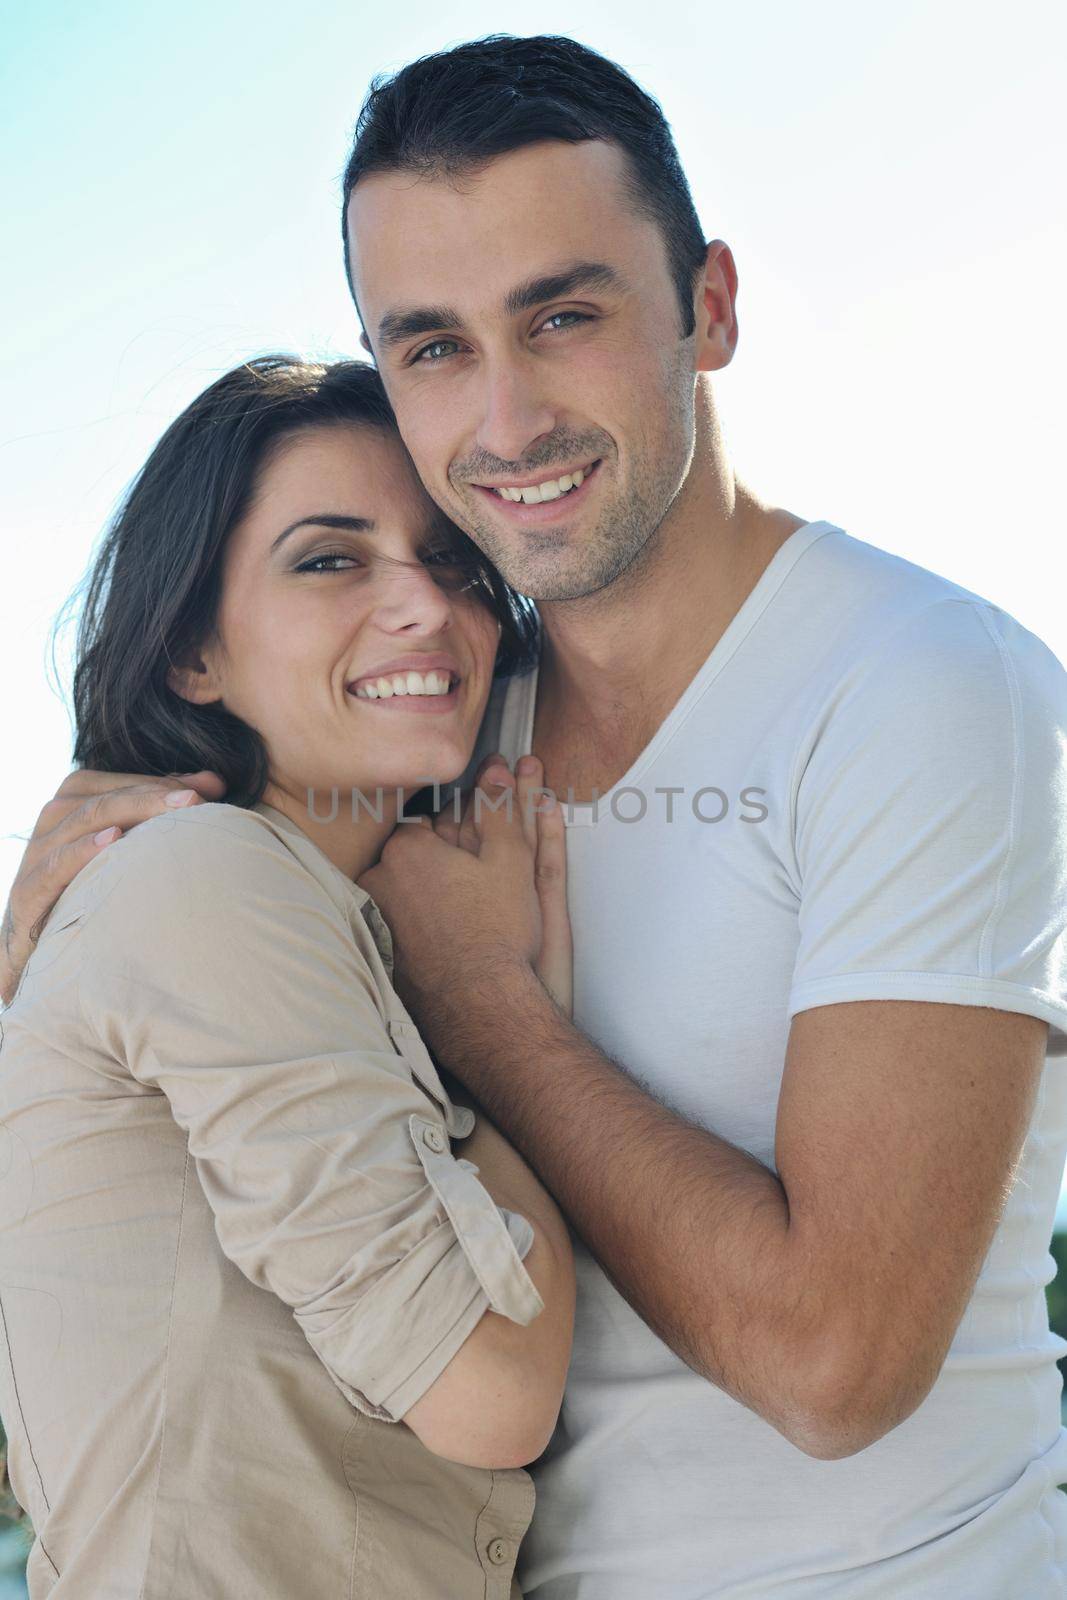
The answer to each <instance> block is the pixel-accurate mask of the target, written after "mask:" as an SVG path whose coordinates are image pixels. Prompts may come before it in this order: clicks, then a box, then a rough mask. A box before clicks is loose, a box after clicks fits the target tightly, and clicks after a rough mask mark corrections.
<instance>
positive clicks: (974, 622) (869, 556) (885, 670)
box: [812, 529, 1067, 699]
mask: <svg viewBox="0 0 1067 1600" xmlns="http://www.w3.org/2000/svg"><path fill="white" fill-rule="evenodd" d="M835 532H836V533H837V537H836V538H834V539H832V540H829V539H828V540H823V541H822V543H821V545H820V547H819V550H820V553H819V567H818V572H817V574H816V573H815V572H814V570H813V573H812V577H813V579H814V580H815V581H816V582H817V593H818V596H819V603H818V610H819V612H820V614H821V615H822V617H823V619H824V620H825V621H826V622H827V624H828V626H827V628H826V632H825V638H826V639H827V640H831V641H833V644H834V646H835V648H834V650H833V651H832V653H831V660H830V662H829V663H828V665H830V666H831V668H832V670H831V674H830V675H831V677H832V678H836V679H837V680H838V682H839V683H840V682H844V681H846V680H847V681H852V682H857V681H859V680H862V679H866V680H868V681H869V682H870V683H871V685H872V687H873V685H874V682H875V680H876V679H877V681H878V683H879V684H880V685H881V687H883V688H885V687H887V686H888V685H889V684H890V683H892V682H894V681H897V682H900V683H901V684H903V683H905V682H907V681H911V682H919V681H922V680H923V679H924V678H926V679H927V680H928V681H929V680H932V679H935V678H936V681H937V684H938V685H939V687H940V689H941V690H942V692H946V691H949V690H950V688H951V686H952V683H953V682H954V681H955V682H956V684H957V687H958V689H959V690H960V691H961V692H966V691H967V689H968V687H970V689H971V690H972V692H973V691H974V690H975V689H977V687H978V681H977V680H976V679H974V678H972V677H971V676H970V675H971V674H972V673H974V672H977V678H978V679H979V680H980V679H981V678H982V677H984V676H985V675H986V674H987V673H988V672H990V671H993V670H994V669H996V670H997V671H998V672H999V673H1003V672H1007V673H1008V674H1009V675H1013V676H1014V677H1015V678H1016V680H1017V681H1018V682H1019V683H1021V684H1023V685H1026V684H1029V683H1032V684H1033V685H1034V687H1035V689H1037V688H1038V687H1040V688H1041V690H1042V692H1048V693H1051V694H1052V696H1053V699H1058V698H1059V696H1060V694H1061V693H1063V692H1065V691H1067V675H1065V674H1064V671H1063V667H1062V665H1061V663H1060V662H1059V661H1058V660H1057V658H1056V656H1055V655H1054V654H1053V652H1052V651H1051V650H1050V649H1049V647H1048V645H1047V644H1046V643H1045V642H1044V640H1042V639H1041V638H1039V637H1038V635H1037V634H1035V633H1033V632H1032V631H1031V630H1030V629H1028V628H1027V627H1026V626H1025V625H1024V624H1023V623H1021V622H1020V621H1019V620H1018V619H1017V618H1016V617H1014V616H1012V615H1011V613H1010V612H1008V611H1006V610H1005V609H1004V607H1003V606H1001V605H999V604H997V602H996V601H995V600H992V599H990V598H989V597H987V596H985V595H981V594H978V593H977V592H976V591H974V590H972V589H968V588H966V587H965V586H964V585H963V584H960V583H957V582H955V581H954V580H953V579H952V578H949V577H946V576H945V575H944V574H943V573H939V572H934V571H933V570H932V569H930V568H928V567H923V566H921V565H919V564H918V563H917V562H914V561H910V560H908V559H907V558H906V557H905V556H901V555H898V554H896V553H895V552H893V551H891V550H886V549H883V548H882V547H880V546H878V545H874V544H871V543H868V542H867V541H865V540H863V539H859V538H856V537H855V536H854V535H852V534H849V533H846V532H845V531H844V530H842V529H837V530H835ZM830 623H832V626H830V625H829V624H830ZM834 656H836V660H834V659H833V657H834Z"/></svg>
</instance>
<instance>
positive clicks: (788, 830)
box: [469, 522, 1067, 1600]
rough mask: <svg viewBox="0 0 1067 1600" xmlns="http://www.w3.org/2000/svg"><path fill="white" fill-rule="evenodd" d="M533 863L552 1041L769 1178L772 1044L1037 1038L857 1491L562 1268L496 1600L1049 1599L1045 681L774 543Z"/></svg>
mask: <svg viewBox="0 0 1067 1600" xmlns="http://www.w3.org/2000/svg"><path fill="white" fill-rule="evenodd" d="M535 694H536V674H532V675H528V676H526V677H522V678H515V679H512V680H510V681H508V682H504V683H501V684H499V685H497V687H496V689H495V691H494V697H493V700H492V701H491V703H490V707H489V710H488V713H487V719H486V722H485V724H484V726H483V735H482V737H481V738H480V740H479V748H478V751H477V752H476V754H475V758H474V761H475V762H476V761H477V760H478V759H479V758H480V756H481V754H482V753H484V752H485V751H487V750H490V749H493V748H497V749H499V750H500V751H501V752H502V754H504V755H506V756H507V757H508V759H509V760H511V761H514V760H515V759H517V757H518V756H519V755H521V754H523V753H524V752H525V751H527V750H529V748H530V733H531V728H532V722H533V709H534V699H535ZM473 765H474V762H472V765H471V769H469V770H473ZM672 788H673V789H675V790H680V791H681V792H680V793H675V794H674V795H672V796H668V795H667V794H666V793H664V792H662V791H665V790H667V789H672ZM668 805H670V808H671V818H672V820H671V821H669V822H668V821H667V820H666V819H667V815H668V810H667V808H668ZM642 812H643V814H642ZM631 818H639V820H624V819H631ZM567 861H568V887H569V899H570V909H571V916H572V919H573V924H574V934H575V997H576V998H575V1022H576V1024H577V1026H578V1027H580V1028H581V1029H582V1030H583V1031H584V1032H585V1033H587V1034H588V1035H589V1036H590V1037H591V1038H593V1039H594V1040H595V1041H596V1042H597V1043H598V1044H599V1045H600V1046H601V1047H602V1048H603V1049H605V1050H606V1051H607V1052H608V1053H609V1054H611V1055H612V1056H614V1057H615V1058H616V1059H617V1060H618V1061H620V1062H621V1063H623V1064H624V1065H625V1066H626V1067H627V1068H629V1069H630V1070H632V1071H633V1072H634V1074H635V1075H636V1076H637V1077H638V1078H639V1079H641V1080H643V1082H644V1083H645V1085H646V1086H647V1087H648V1088H649V1089H650V1090H651V1092H652V1093H654V1094H657V1095H659V1096H660V1097H661V1098H662V1099H664V1100H665V1101H667V1102H669V1103H670V1104H671V1105H672V1106H674V1107H675V1108H676V1109H678V1110H679V1111H681V1112H682V1113H684V1114H685V1115H686V1116H688V1117H690V1118H691V1119H693V1120H694V1121H695V1122H697V1123H699V1124H702V1125H703V1126H706V1127H708V1128H709V1129H712V1130H713V1131H714V1132H715V1133H717V1134H719V1135H720V1136H721V1137H723V1138H725V1139H728V1140H730V1141H731V1142H732V1143H733V1144H735V1145H738V1146H740V1147H741V1148H743V1149H745V1150H748V1151H750V1152H751V1153H752V1154H753V1155H754V1156H756V1157H758V1159H759V1160H761V1161H762V1162H764V1163H765V1164H766V1165H767V1166H768V1167H771V1168H773V1166H774V1130H775V1117H776V1109H777V1102H778V1094H779V1088H780V1083H781V1077H782V1069H783V1064H784V1060H785V1052H786V1040H787V1036H788V1032H789V1023H790V1019H791V1017H792V1016H793V1015H794V1013H796V1012H797V1011H802V1010H805V1009H806V1008H809V1007H811V1006H818V1005H826V1004H831V1003H833V1002H836V1001H844V1000H860V999H863V1000H868V999H898V1000H900V999H903V1000H941V1001H948V1002H953V1003H955V1004H959V1005H984V1006H994V1007H997V1008H998V1009H1000V1010H1007V1011H1020V1012H1025V1013H1027V1014H1029V1015H1031V1016H1036V1017H1042V1018H1044V1019H1045V1020H1046V1021H1048V1022H1049V1023H1050V1024H1051V1025H1052V1031H1051V1032H1050V1035H1049V1060H1048V1062H1047V1064H1046V1067H1045V1072H1044V1075H1043V1078H1042V1082H1041V1089H1040V1094H1039V1097H1038V1102H1037V1108H1036V1111H1035V1113H1034V1118H1033V1122H1032V1125H1031V1128H1030V1131H1029V1135H1028V1138H1027V1142H1026V1146H1025V1151H1024V1154H1023V1158H1022V1162H1021V1166H1020V1169H1019V1172H1018V1176H1017V1179H1016V1181H1015V1184H1014V1187H1013V1189H1012V1192H1011V1196H1010V1199H1009V1201H1008V1203H1007V1207H1006V1210H1005V1213H1004V1217H1003V1220H1002V1222H1001V1224H1000V1227H999V1228H998V1230H997V1233H996V1237H995V1238H994V1241H993V1244H992V1246H991V1248H990V1250H989V1253H988V1255H987V1257H986V1260H985V1263H984V1266H983V1268H982V1273H981V1277H980V1279H979V1281H978V1285H977V1288H976V1290H975V1293H974V1296H973V1298H972V1300H971V1302H970V1304H969V1306H968V1308H967V1310H966V1313H965V1315H964V1317H963V1320H962V1322H961V1324H960V1327H959V1329H958V1331H957V1333H956V1336H955V1339H954V1340H953V1343H952V1347H951V1350H950V1353H949V1355H948V1357H947V1360H946V1361H945V1365H944V1368H943V1370H942V1372H941V1375H940V1376H939V1378H938V1380H937V1382H936V1384H935V1385H934V1388H933V1390H932V1391H931V1393H930V1394H929V1396H928V1397H927V1399H926V1400H925V1401H924V1402H923V1403H922V1405H921V1406H920V1407H919V1408H918V1410H917V1411H916V1412H915V1413H914V1414H913V1415H912V1416H910V1417H909V1418H908V1419H907V1420H906V1421H905V1422H903V1423H901V1424H900V1426H899V1427H897V1428H895V1429H894V1430H893V1431H892V1432H891V1433H889V1434H887V1435H886V1436H885V1437H884V1438H882V1439H880V1440H879V1441H878V1442H877V1443H875V1444H874V1445H872V1446H871V1447H870V1448H869V1449H867V1450H864V1451H862V1452H861V1453H860V1454H858V1455H855V1456H851V1457H847V1458H845V1459H843V1460H839V1461H817V1460H814V1459H812V1458H811V1457H809V1456H806V1455H804V1454H803V1452H801V1451H800V1450H798V1449H796V1448H795V1447H794V1446H792V1445H791V1444H789V1443H788V1442H787V1441H786V1440H785V1439H784V1438H783V1437H782V1436H781V1435H780V1434H779V1433H777V1432H776V1431H775V1430H774V1429H773V1428H772V1427H771V1426H770V1425H769V1424H768V1423H766V1422H764V1421H763V1420H762V1419H761V1418H760V1417H758V1416H757V1415H756V1414H755V1413H754V1412H752V1411H750V1410H748V1409H746V1408H745V1407H744V1406H742V1405H740V1404H739V1403H738V1402H737V1401H735V1400H733V1399H731V1398H730V1397H729V1396H728V1395H726V1394H725V1393H724V1392H723V1391H722V1390H721V1389H718V1388H716V1387H715V1386H714V1385H713V1384H711V1383H708V1382H706V1381H704V1380H703V1379H701V1378H699V1377H697V1376H696V1375H695V1374H694V1373H693V1372H691V1371H690V1370H689V1368H687V1367H686V1366H685V1365H684V1364H683V1363H682V1362H681V1361H680V1360H679V1359H678V1357H677V1356H675V1355H674V1354H672V1352H671V1351H670V1350H669V1349H668V1348H667V1346H666V1345H665V1344H664V1343H662V1341H661V1340H660V1339H658V1338H657V1337H656V1335H655V1334H653V1333H652V1332H651V1331H650V1330H649V1328H648V1327H647V1326H646V1325H645V1324H644V1323H643V1322H642V1321H641V1319H640V1318H639V1317H638V1316H637V1314H636V1313H635V1312H634V1311H633V1310H631V1308H630V1306H629V1305H628V1304H627V1303H626V1301H625V1300H624V1299H623V1298H622V1297H621V1296H620V1295H619V1294H618V1292H617V1291H616V1290H615V1289H614V1288H613V1286H612V1285H611V1283H610V1282H609V1281H608V1278H607V1277H606V1275H605V1274H604V1273H603V1271H602V1270H601V1269H600V1267H599V1266H598V1265H597V1264H596V1262H595V1261H594V1260H593V1259H592V1257H591V1256H590V1255H589V1254H588V1253H587V1252H586V1251H585V1250H584V1249H582V1248H581V1247H580V1246H579V1247H578V1251H577V1258H578V1283H579V1289H578V1315H577V1328H576V1336H575V1342H574V1356H573V1361H572V1365H571V1369H570V1376H569V1381H568V1385H567V1392H566V1398H565V1401H564V1405H563V1411H562V1414H561V1418H560V1422H559V1426H558V1428H557V1430H556V1434H555V1437H554V1439H553V1441H552V1444H551V1445H550V1447H549V1450H548V1452H547V1453H546V1455H545V1456H544V1457H543V1458H542V1460H541V1462H540V1463H539V1464H538V1465H537V1466H536V1467H535V1468H534V1469H533V1472H534V1478H535V1481H536V1486H537V1511H536V1514H535V1516H534V1520H533V1526H532V1528H531V1531H530V1533H529V1534H528V1535H527V1538H526V1541H525V1543H524V1545H523V1551H522V1555H521V1558H520V1565H519V1577H520V1580H521V1582H522V1585H523V1589H524V1592H525V1594H526V1596H527V1600H708V1597H711V1596H715V1597H721V1600H765V1597H766V1600H770V1597H772V1596H773V1600H830V1597H833V1600H875V1597H878V1600H1050V1597H1052V1596H1057V1597H1060V1596H1067V1497H1065V1496H1064V1495H1063V1494H1062V1493H1061V1492H1060V1491H1059V1490H1058V1489H1056V1487H1055V1485H1056V1484H1057V1483H1059V1482H1061V1481H1063V1482H1067V1431H1064V1430H1063V1429H1062V1428H1061V1426H1060V1391H1061V1382H1060V1375H1059V1372H1058V1370H1057V1368H1056V1365H1055V1363H1056V1361H1057V1359H1058V1358H1059V1357H1060V1356H1061V1355H1063V1354H1064V1353H1065V1352H1067V1344H1065V1342H1064V1341H1063V1340H1062V1339H1060V1338H1058V1337H1056V1336H1054V1335H1053V1334H1051V1333H1050V1331H1049V1326H1048V1319H1047V1314H1046V1307H1045V1299H1044V1286H1045V1284H1046V1283H1047V1282H1048V1281H1049V1279H1050V1278H1051V1277H1052V1275H1053V1271H1054V1267H1053V1262H1052V1259H1051V1257H1050V1255H1049V1251H1048V1246H1049V1239H1050V1235H1051V1232H1052V1224H1053V1215H1054V1211H1055V1206H1056V1200H1057V1192H1058V1188H1059V1183H1060V1175H1061V1172H1062V1169H1063V1164H1064V1154H1065V1151H1067V1061H1063V1060H1057V1059H1056V1057H1057V1056H1061V1055H1063V1054H1065V1053H1067V674H1065V673H1064V670H1063V668H1062V667H1061V665H1060V663H1059V662H1058V661H1057V660H1056V658H1055V656H1054V655H1053V654H1052V653H1051V651H1049V650H1048V649H1047V648H1046V646H1045V645H1044V644H1042V642H1041V641H1040V640H1039V639H1037V638H1036V637H1035V636H1034V635H1033V634H1032V633H1029V632H1028V631H1027V630H1026V629H1025V628H1023V627H1021V626H1020V625H1019V624H1018V623H1017V622H1016V621H1014V620H1013V618H1012V617H1010V616H1008V615H1006V613H1005V612H1003V611H1001V610H1000V609H999V608H998V607H997V606H995V605H992V604H991V603H990V602H988V601H986V600H982V599H980V598H979V597H978V596H977V595H973V594H971V593H969V592H968V591H967V590H964V589H961V588H959V587H958V586H957V585H955V584H953V583H950V582H949V581H948V580H947V579H945V578H941V577H938V576H936V575H935V574H934V573H931V572H928V571H926V570H925V569H923V568H921V567H918V566H915V565H913V564H912V563H910V562H908V561H904V560H902V559H900V558H898V557H896V556H894V555H891V554H888V553H887V552H885V551H883V550H879V549H877V548H876V547H874V546H872V545H870V544H866V543H864V542H862V541H861V540H858V539H855V538H852V537H851V536H850V535H849V534H847V533H845V532H843V531H842V530H841V529H840V528H836V527H834V526H832V525H831V524H829V523H826V522H814V523H809V524H807V525H806V526H804V527H802V528H800V529H798V530H797V531H796V532H795V533H794V534H793V535H792V536H791V537H790V538H789V539H788V540H787V541H786V543H785V544H784V545H782V547H781V548H780V549H779V550H778V552H777V553H776V554H775V556H774V558H773V559H772V560H771V562H770V564H769V566H768V567H767V569H766V570H765V572H764V573H763V575H762V576H761V578H760V579H759V581H758V583H757V584H756V586H755V588H754V589H753V591H752V593H751V594H750V595H749V596H748V598H747V599H746V601H745V602H744V604H743V605H742V606H741V609H740V611H739V612H738V614H737V615H736V617H735V618H734V620H733V621H732V623H731V624H730V626H729V628H728V629H727V630H726V632H725V634H724V635H723V637H722V638H721V639H720V640H719V642H718V644H717V645H716V646H715V648H714V650H713V651H712V652H711V655H710V656H709V657H708V659H707V660H706V661H705V663H704V665H703V666H702V667H701V669H700V671H699V672H698V673H697V675H696V677H695V678H694V679H693V681H692V682H691V683H690V685H689V687H688V688H687V689H686V691H685V692H684V694H683V695H682V697H681V699H680V700H679V701H678V702H677V704H676V705H675V707H674V709H673V710H672V711H671V713H670V714H669V715H668V717H667V719H666V720H665V722H664V723H663V724H662V726H661V727H660V729H659V730H658V732H657V733H656V735H655V736H654V738H653V739H652V741H651V743H650V744H649V745H648V747H647V748H646V749H645V750H644V751H642V753H641V754H640V756H638V758H637V760H636V761H635V762H634V764H633V766H632V767H631V769H630V771H629V772H627V773H626V774H625V776H624V777H623V778H622V779H621V780H620V782H619V783H618V784H617V785H615V787H614V788H613V789H612V790H611V791H610V793H609V794H608V795H607V796H605V797H604V798H603V799H602V800H601V801H600V802H599V805H598V808H597V814H596V819H595V820H594V813H593V809H592V807H589V806H574V807H573V808H571V809H570V811H569V814H568V831H567ZM600 1154H601V1157H602V1159H603V1160H605V1161H610V1160H611V1159H612V1152H611V1148H610V1145H607V1144H605V1146H604V1148H603V1150H602V1151H601V1152H600Z"/></svg>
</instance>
